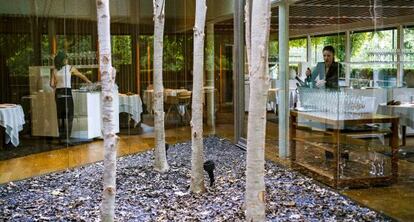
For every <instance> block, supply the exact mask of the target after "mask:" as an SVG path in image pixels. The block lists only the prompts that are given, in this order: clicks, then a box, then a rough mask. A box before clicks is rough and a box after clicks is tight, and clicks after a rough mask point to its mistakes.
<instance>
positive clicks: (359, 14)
mask: <svg viewBox="0 0 414 222" xmlns="http://www.w3.org/2000/svg"><path fill="white" fill-rule="evenodd" d="M413 15H414V0H298V1H296V2H295V3H293V4H291V5H290V8H289V31H290V32H291V33H294V34H296V35H299V34H300V33H302V34H304V33H306V32H317V30H318V29H323V30H329V27H332V28H333V29H336V30H340V27H345V25H348V26H349V25H352V24H364V25H365V26H372V27H375V28H381V26H382V25H384V24H386V23H385V22H384V21H386V20H389V19H394V20H396V21H398V18H405V20H404V21H401V22H403V23H406V22H407V21H408V22H409V21H410V19H408V20H407V17H408V18H410V17H411V16H413ZM278 17H279V10H278V7H277V6H276V7H273V8H272V18H271V31H272V32H277V31H278ZM411 22H412V23H414V17H412V20H411ZM232 28H233V21H232V20H227V21H225V22H222V23H220V24H218V25H217V28H216V30H217V31H220V30H222V31H230V29H231V30H232Z"/></svg>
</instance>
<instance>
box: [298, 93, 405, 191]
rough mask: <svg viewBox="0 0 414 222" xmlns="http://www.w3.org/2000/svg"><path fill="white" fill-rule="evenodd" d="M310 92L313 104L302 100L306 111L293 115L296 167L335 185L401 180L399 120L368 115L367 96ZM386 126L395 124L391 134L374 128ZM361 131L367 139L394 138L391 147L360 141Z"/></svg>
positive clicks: (358, 184)
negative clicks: (378, 136) (380, 136)
mask: <svg viewBox="0 0 414 222" xmlns="http://www.w3.org/2000/svg"><path fill="white" fill-rule="evenodd" d="M299 93H300V94H302V96H303V94H304V92H303V91H301V92H299ZM306 93H308V95H309V96H308V97H310V98H308V99H307V100H308V101H306V99H305V101H304V99H303V98H302V99H300V100H301V107H299V108H298V110H291V112H290V119H291V122H290V124H291V127H290V134H291V146H290V148H291V160H292V165H293V167H294V168H297V169H298V170H300V171H301V172H303V173H305V174H308V175H310V176H312V177H314V178H315V179H318V180H320V181H322V182H324V183H327V184H328V185H330V186H333V187H364V186H371V185H388V184H391V183H393V182H395V181H396V179H397V177H398V159H397V156H396V154H397V150H398V142H399V141H398V124H399V123H398V122H399V119H398V117H394V116H386V115H378V114H375V113H373V112H368V111H370V110H369V108H367V107H365V106H366V101H367V100H368V99H366V98H363V97H358V96H355V95H346V94H344V93H342V95H339V94H341V93H338V92H328V94H330V95H328V94H326V92H325V91H319V92H314V93H312V92H306ZM316 94H319V95H316ZM322 97H323V98H325V99H322ZM346 97H348V98H346ZM309 100H312V101H309ZM317 101H319V104H318V102H317ZM320 101H331V102H329V103H325V102H324V103H321V102H320ZM368 106H370V105H368ZM384 123H390V124H391V130H380V129H379V128H377V127H376V125H372V124H384ZM367 124H369V126H368V125H367ZM303 126H307V128H305V127H303ZM315 128H318V130H313V129H315ZM363 130H365V131H363ZM358 133H364V135H363V136H364V137H365V136H367V135H368V136H371V135H374V136H377V135H379V134H381V135H384V134H387V135H390V137H389V146H386V145H381V144H380V143H379V142H378V143H375V144H374V145H373V144H372V141H371V142H367V141H365V140H362V139H358V138H360V137H359V136H358V135H357V134H358Z"/></svg>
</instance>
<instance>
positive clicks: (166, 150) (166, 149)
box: [165, 143, 170, 154]
mask: <svg viewBox="0 0 414 222" xmlns="http://www.w3.org/2000/svg"><path fill="white" fill-rule="evenodd" d="M169 148H170V145H169V144H168V143H166V144H165V153H166V154H167V153H168V149H169Z"/></svg>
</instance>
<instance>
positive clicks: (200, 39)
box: [190, 0, 207, 193]
mask: <svg viewBox="0 0 414 222" xmlns="http://www.w3.org/2000/svg"><path fill="white" fill-rule="evenodd" d="M206 11H207V6H206V1H205V0H196V14H195V25H194V59H193V98H192V106H191V111H192V114H191V116H192V117H191V135H192V136H191V149H192V154H191V185H190V189H191V192H193V193H202V192H204V191H205V187H204V172H203V163H204V157H203V104H202V98H203V93H204V92H203V74H204V26H205V23H206Z"/></svg>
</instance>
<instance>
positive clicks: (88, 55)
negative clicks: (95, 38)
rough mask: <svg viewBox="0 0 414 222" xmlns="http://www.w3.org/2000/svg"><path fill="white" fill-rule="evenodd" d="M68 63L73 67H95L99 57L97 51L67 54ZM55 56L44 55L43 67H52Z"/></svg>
mask: <svg viewBox="0 0 414 222" xmlns="http://www.w3.org/2000/svg"><path fill="white" fill-rule="evenodd" d="M66 55H67V58H68V62H69V64H71V65H95V64H98V60H97V55H96V52H95V51H87V52H79V53H67V54H66ZM53 59H54V56H53V55H43V56H42V65H44V66H52V65H53Z"/></svg>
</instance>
